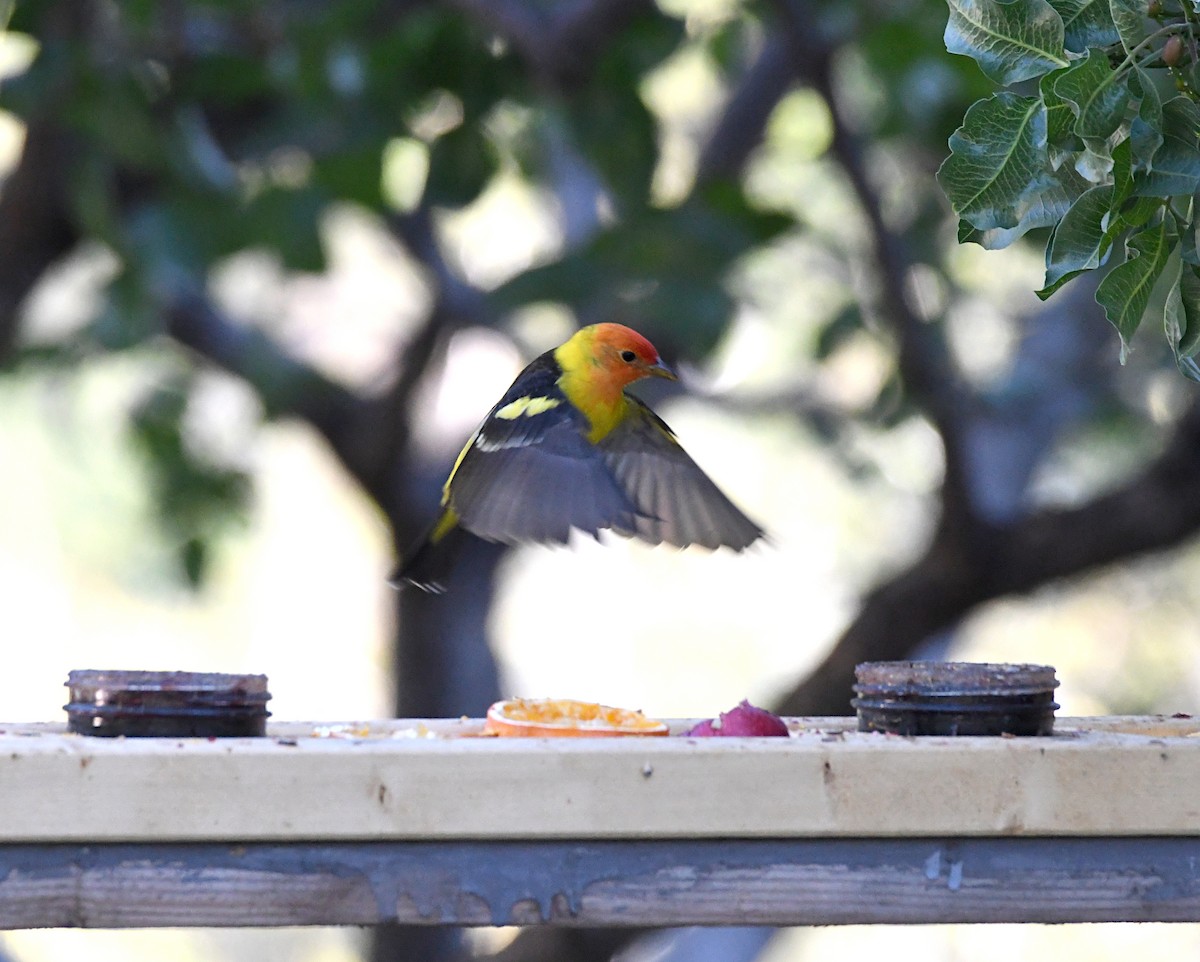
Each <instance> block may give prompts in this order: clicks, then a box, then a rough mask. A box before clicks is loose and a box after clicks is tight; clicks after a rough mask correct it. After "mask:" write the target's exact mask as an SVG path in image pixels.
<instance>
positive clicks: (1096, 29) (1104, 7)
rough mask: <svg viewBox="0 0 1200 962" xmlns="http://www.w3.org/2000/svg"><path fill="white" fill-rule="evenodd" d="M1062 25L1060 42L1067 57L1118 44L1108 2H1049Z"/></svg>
mask: <svg viewBox="0 0 1200 962" xmlns="http://www.w3.org/2000/svg"><path fill="white" fill-rule="evenodd" d="M1050 5H1051V6H1052V7H1054V9H1055V10H1057V11H1058V14H1059V16H1060V17H1062V21H1063V33H1064V37H1063V41H1064V44H1065V46H1066V48H1067V49H1068V50H1070V51H1071V53H1083V52H1084V51H1085V50H1087V48H1088V47H1111V46H1112V45H1113V44H1115V43H1119V42H1120V40H1121V37H1120V34H1118V33H1117V26H1116V24H1114V23H1113V18H1112V11H1111V10H1110V9H1109V5H1108V0H1050Z"/></svg>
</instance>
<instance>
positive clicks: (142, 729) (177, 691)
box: [64, 669, 271, 738]
mask: <svg viewBox="0 0 1200 962" xmlns="http://www.w3.org/2000/svg"><path fill="white" fill-rule="evenodd" d="M66 685H67V689H68V691H69V692H70V699H71V700H70V703H69V704H67V705H66V706H64V707H65V708H66V711H67V728H68V729H69V730H70V731H72V732H75V733H77V734H80V735H98V736H107V737H113V736H117V735H125V736H129V737H166V738H223V737H224V738H231V737H248V736H261V735H264V734H266V721H267V716H268V715H270V712H268V711H267V708H266V703H267V702H268V701H269V700H270V698H271V694H270V692H269V691H268V690H267V676H266V675H227V674H220V673H217V672H191V671H98V670H92V669H89V670H80V671H72V672H70V674H69V675H68V677H67V682H66Z"/></svg>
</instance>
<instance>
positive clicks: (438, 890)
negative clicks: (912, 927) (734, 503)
mask: <svg viewBox="0 0 1200 962" xmlns="http://www.w3.org/2000/svg"><path fill="white" fill-rule="evenodd" d="M787 722H788V727H789V730H790V737H788V738H692V737H682V736H678V735H676V736H674V737H659V738H653V737H628V738H595V739H589V738H548V739H542V738H494V737H487V736H485V735H483V733H482V722H481V721H480V720H477V719H462V720H424V721H422V720H389V721H372V722H362V723H359V722H351V723H345V724H307V723H277V724H272V725H269V726H268V729H267V735H266V737H262V738H228V739H225V738H223V739H178V738H95V737H88V736H82V735H77V734H70V733H68V732H66V731H65V729H64V727H63V726H61V725H49V724H46V725H25V724H9V725H2V724H0V928H31V927H46V926H84V927H105V928H112V927H145V926H182V925H189V926H194V925H209V926H248V925H256V926H273V925H367V924H377V923H383V922H400V923H415V924H453V925H506V924H518V925H529V924H559V925H619V926H648V925H652V926H660V925H684V924H713V925H729V924H737V925H747V924H761V925H799V924H840V923H869V922H922V923H933V922H972V921H980V922H982V921H987V922H999V921H1033V922H1067V921H1121V920H1144V921H1200V868H1197V866H1200V721H1198V720H1193V719H1191V718H1183V717H1177V718H1165V717H1136V718H1135V717H1105V718H1064V719H1059V721H1058V723H1057V725H1056V728H1055V732H1054V734H1053V735H1051V736H1046V737H1029V738H1008V737H975V738H951V737H919V738H915V737H899V736H893V735H885V734H879V733H865V732H858V731H855V730H854V720H853V719H847V718H793V719H787ZM689 725H690V722H683V721H680V722H676V723H672V730H673V731H675V732H679V731H683V730H686V728H687V727H689Z"/></svg>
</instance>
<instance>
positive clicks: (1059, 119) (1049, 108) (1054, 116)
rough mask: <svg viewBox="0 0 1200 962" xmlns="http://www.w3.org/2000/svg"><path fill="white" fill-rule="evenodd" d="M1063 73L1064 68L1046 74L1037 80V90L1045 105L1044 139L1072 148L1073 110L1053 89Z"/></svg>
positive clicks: (1064, 71) (1073, 145) (1073, 131)
mask: <svg viewBox="0 0 1200 962" xmlns="http://www.w3.org/2000/svg"><path fill="white" fill-rule="evenodd" d="M1068 69H1069V68H1068ZM1065 73H1067V71H1066V70H1056V71H1055V72H1054V73H1048V74H1046V76H1044V77H1043V78H1042V79H1041V80H1040V81H1038V90H1039V91H1040V92H1041V95H1042V103H1043V104H1045V105H1046V139H1047V140H1048V141H1049V142H1050V143H1051V144H1060V145H1063V146H1066V147H1069V148H1070V149H1074V147H1075V145H1076V144H1077V141H1076V140H1075V136H1074V134H1075V111H1074V110H1072V109H1071V105H1070V104H1069V103H1067V101H1065V100H1063V98H1062V97H1060V96H1059V95H1058V93H1057V92H1056V91H1055V89H1054V85H1055V84H1057V83H1058V79H1059V78H1060V77H1062V76H1063V74H1065Z"/></svg>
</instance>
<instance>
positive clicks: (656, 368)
mask: <svg viewBox="0 0 1200 962" xmlns="http://www.w3.org/2000/svg"><path fill="white" fill-rule="evenodd" d="M646 373H647V374H651V375H653V376H654V377H662V378H666V379H667V380H668V381H678V380H679V376H678V375H677V374H676V373H675V372H674V371H672V370H671V369H670V368H669V367H667V366H666V365H665V364H664V363H663V362H662V360H661V359H660V360H659V361H658V363H656V364H651V365H650V366H649V367H648V368H646Z"/></svg>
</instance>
